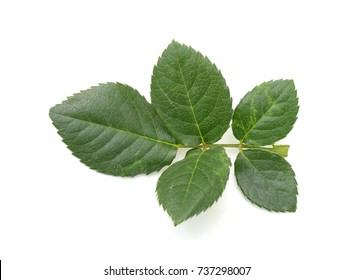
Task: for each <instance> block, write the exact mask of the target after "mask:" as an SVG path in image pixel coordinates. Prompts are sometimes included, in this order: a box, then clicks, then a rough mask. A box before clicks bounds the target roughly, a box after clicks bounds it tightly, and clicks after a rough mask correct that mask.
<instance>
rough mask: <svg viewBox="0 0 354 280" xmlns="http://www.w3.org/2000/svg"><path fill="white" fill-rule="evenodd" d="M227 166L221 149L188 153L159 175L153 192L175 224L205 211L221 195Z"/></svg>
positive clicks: (227, 163)
mask: <svg viewBox="0 0 354 280" xmlns="http://www.w3.org/2000/svg"><path fill="white" fill-rule="evenodd" d="M230 165H231V163H230V159H229V158H228V156H227V155H226V153H225V150H224V148H221V147H212V148H210V149H208V150H200V149H195V150H191V151H189V152H188V153H187V155H186V157H185V158H184V159H183V160H181V161H179V162H176V163H174V164H173V165H171V166H170V167H168V168H167V169H166V170H165V171H164V172H163V173H162V175H161V177H160V178H159V181H158V183H157V188H156V192H157V196H158V200H159V203H160V204H161V205H162V206H163V208H164V209H165V211H167V213H168V214H169V215H170V217H171V218H172V220H173V222H174V224H175V225H178V224H180V223H181V222H183V221H185V220H186V219H188V218H190V217H192V216H194V215H198V214H199V213H201V212H202V211H205V210H206V209H207V208H209V207H210V206H211V205H212V204H213V203H214V202H215V201H216V200H217V199H218V198H219V197H220V196H221V194H222V192H223V191H224V189H225V185H226V182H227V180H228V177H229V171H230Z"/></svg>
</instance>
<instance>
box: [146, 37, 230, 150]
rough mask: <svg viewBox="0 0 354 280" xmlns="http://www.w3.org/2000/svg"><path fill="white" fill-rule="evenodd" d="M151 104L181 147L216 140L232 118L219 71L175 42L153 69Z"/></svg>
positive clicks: (202, 57)
mask: <svg viewBox="0 0 354 280" xmlns="http://www.w3.org/2000/svg"><path fill="white" fill-rule="evenodd" d="M151 102H152V104H153V105H154V106H155V107H156V109H157V112H158V114H159V115H160V117H161V119H162V120H163V122H164V124H165V125H166V127H167V129H168V130H169V131H170V133H171V134H172V135H173V136H174V138H175V139H176V140H177V141H178V143H181V144H183V145H189V146H196V145H198V144H200V143H214V142H216V141H218V140H219V139H220V138H221V137H222V135H223V134H224V133H225V131H226V130H227V129H228V127H229V124H230V120H231V117H232V104H231V97H230V93H229V89H228V87H227V85H226V82H225V79H224V78H223V76H222V75H221V73H220V71H219V70H218V69H217V68H216V66H215V65H214V64H213V63H211V62H210V60H209V59H208V58H206V57H204V56H203V55H202V54H201V53H199V52H197V51H195V50H194V49H192V48H191V47H187V46H186V45H182V44H179V43H178V42H176V41H172V43H171V44H170V45H169V46H168V47H167V49H166V50H165V51H164V52H163V54H162V55H161V57H160V58H159V60H158V62H157V65H156V66H155V67H154V71H153V75H152V81H151Z"/></svg>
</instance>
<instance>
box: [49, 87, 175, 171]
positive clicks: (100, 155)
mask: <svg viewBox="0 0 354 280" xmlns="http://www.w3.org/2000/svg"><path fill="white" fill-rule="evenodd" d="M49 115H50V117H51V119H52V121H53V124H54V126H55V127H56V128H57V129H58V133H59V134H60V135H61V137H62V138H63V141H64V142H65V144H67V145H68V148H69V149H70V150H71V151H72V152H73V154H74V155H75V156H76V157H78V158H79V159H80V160H81V161H82V162H83V163H84V164H86V165H87V166H89V167H90V168H92V169H95V170H97V171H99V172H102V173H105V174H112V175H119V176H134V175H137V174H140V173H146V174H149V173H151V172H153V171H158V170H160V169H161V168H162V167H163V166H165V165H168V164H170V163H171V161H172V160H173V158H174V157H175V155H176V151H177V146H176V144H174V143H175V140H174V139H173V138H172V137H171V135H170V134H169V133H168V132H167V131H166V130H165V129H164V127H163V124H162V122H161V120H160V118H159V116H158V115H157V113H156V110H155V109H154V107H153V106H151V105H150V104H149V103H148V102H147V101H146V100H145V98H144V97H142V96H141V95H140V94H139V93H138V92H137V91H136V90H134V89H133V88H131V87H129V86H127V85H123V84H119V83H108V84H100V85H99V86H97V87H92V88H90V89H88V90H85V91H82V92H80V93H78V94H75V95H74V96H71V97H69V98H68V99H67V100H66V101H64V102H63V103H61V104H59V105H56V106H54V107H53V108H51V109H50V113H49Z"/></svg>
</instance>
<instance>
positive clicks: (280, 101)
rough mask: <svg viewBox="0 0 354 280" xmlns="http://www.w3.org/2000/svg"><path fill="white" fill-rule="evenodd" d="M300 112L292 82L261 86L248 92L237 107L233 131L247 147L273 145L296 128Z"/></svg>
mask: <svg viewBox="0 0 354 280" xmlns="http://www.w3.org/2000/svg"><path fill="white" fill-rule="evenodd" d="M298 110H299V106H298V98H297V93H296V89H295V84H294V82H293V81H292V80H276V81H269V82H265V83H262V84H261V85H259V86H256V87H255V88H254V89H252V90H251V91H250V92H248V93H247V94H246V95H245V96H244V97H243V98H242V99H241V101H240V103H239V104H238V105H237V106H236V108H235V111H234V115H233V120H232V130H233V134H234V136H235V137H236V138H237V139H238V140H240V141H241V142H243V143H245V144H248V145H255V146H263V145H271V144H274V143H275V142H276V141H278V140H280V139H282V138H284V137H285V136H286V135H287V134H288V133H289V132H290V131H291V129H292V128H293V125H294V123H295V121H296V118H297V113H298Z"/></svg>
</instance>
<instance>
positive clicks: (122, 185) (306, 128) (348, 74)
mask: <svg viewBox="0 0 354 280" xmlns="http://www.w3.org/2000/svg"><path fill="white" fill-rule="evenodd" d="M350 2H351V1H339V0H336V1H303V2H299V1H291V2H290V1H221V0H219V1H206V0H204V1H182V0H180V1H166V0H164V1H151V0H150V1H146V0H145V1H132V0H130V1H104V0H100V1H73V0H71V1H16V0H12V1H6V0H5V1H3V0H2V1H1V2H0V31H1V32H0V94H1V95H0V106H1V109H0V122H1V138H0V141H1V145H0V147H1V154H0V165H1V171H0V172H1V175H0V182H1V183H0V184H1V185H0V221H1V223H0V259H1V260H2V262H3V263H2V274H3V277H4V279H8V280H9V279H37V280H38V279H118V278H119V277H113V276H110V277H108V276H104V275H103V271H104V269H105V268H107V267H108V266H110V265H111V266H113V267H122V266H129V267H132V268H135V267H136V268H140V267H145V266H148V267H152V268H154V267H158V266H159V265H162V266H164V267H165V268H170V267H172V268H188V269H190V270H191V269H194V270H195V271H197V267H198V266H252V270H251V273H250V275H249V276H243V277H236V278H237V279H238V278H240V279H272V280H278V279H279V280H280V279H354V271H353V259H354V256H353V251H354V242H353V236H354V231H353V227H352V224H353V213H354V211H353V210H354V206H353V205H354V204H353V197H354V183H353V173H354V170H353V147H352V142H353V137H352V136H353V134H352V133H351V131H352V129H353V121H354V119H353V109H352V108H353V103H352V102H353V94H354V92H353V78H354V75H353V74H354V66H353V65H354V54H353V53H354V52H353V50H354V42H353V38H354V37H353V34H354V32H353V26H354V17H353V13H354V9H353V7H352V4H350ZM172 39H176V40H177V41H179V42H181V43H185V44H188V45H191V46H192V47H193V48H194V49H196V50H199V51H200V52H202V53H203V54H205V55H207V56H208V57H209V58H210V59H211V61H213V62H214V63H215V64H216V65H217V67H218V68H219V69H221V71H222V73H223V75H224V77H225V79H226V81H227V83H228V85H229V88H230V91H231V95H232V97H233V106H234V107H235V106H236V104H237V103H238V101H239V100H240V98H241V97H242V96H243V95H244V94H245V93H246V92H247V91H249V90H251V89H252V88H253V87H254V86H255V85H257V84H259V83H262V82H263V81H268V80H271V79H280V78H290V79H294V81H295V84H296V87H297V90H298V96H299V103H300V111H299V117H298V120H297V122H296V124H295V127H294V129H293V130H292V131H291V133H290V134H289V135H288V137H287V138H286V139H284V140H282V143H288V144H291V149H290V154H289V157H288V161H289V162H290V163H291V164H292V166H293V168H294V170H295V172H296V175H297V180H298V185H299V186H298V188H299V194H300V195H299V197H298V210H297V212H296V213H294V214H276V213H269V212H267V211H264V210H261V209H259V208H258V207H256V206H253V205H252V204H251V203H249V202H248V201H247V200H246V199H245V198H244V197H243V195H242V194H241V192H240V190H239V188H238V187H237V185H236V182H235V178H234V173H233V168H232V169H231V173H230V178H229V181H228V183H227V187H226V190H225V192H224V194H223V196H222V198H221V199H220V200H219V201H218V202H217V203H216V204H215V205H213V206H212V208H210V209H209V210H208V211H207V212H205V213H203V214H201V215H200V216H198V217H195V218H192V219H190V220H188V221H187V222H185V223H183V224H181V225H179V226H178V227H174V226H173V224H172V222H171V220H170V219H169V217H168V216H167V214H166V213H165V212H164V211H163V210H162V208H161V207H160V206H159V205H158V203H157V201H156V196H155V184H156V181H157V179H158V176H159V174H157V173H155V174H152V175H150V176H137V177H135V178H119V177H112V176H106V175H102V174H99V173H97V172H95V171H92V170H90V169H89V168H87V167H86V166H84V165H83V164H81V163H80V162H79V160H78V159H77V158H75V157H73V156H72V155H71V153H70V151H69V150H68V149H67V148H66V147H65V145H64V144H63V143H62V142H61V139H60V137H59V135H57V133H56V130H55V128H54V127H53V126H52V124H51V121H50V119H49V117H48V111H49V109H50V107H52V106H53V105H55V104H57V103H60V102H61V101H62V100H64V99H65V98H66V97H67V96H69V95H71V94H72V93H75V92H78V91H80V90H83V89H87V88H89V87H90V86H93V85H97V84H98V83H102V82H107V81H111V82H113V81H119V82H122V83H127V84H129V85H131V86H132V87H134V88H136V89H138V90H139V91H140V93H141V94H143V95H145V96H146V97H147V99H149V89H150V78H151V73H152V68H153V65H154V64H155V63H156V61H157V58H158V56H159V55H160V54H161V53H162V51H163V50H164V49H165V48H166V47H167V45H168V44H169V42H170V41H171V40H172ZM231 135H232V134H231V133H228V134H227V136H226V137H225V138H224V139H223V142H230V141H235V140H234V139H233V137H232V136H231ZM228 153H229V155H230V157H231V159H232V161H234V160H235V156H236V151H234V150H228ZM182 157H183V153H179V155H178V158H179V159H180V158H182ZM195 274H196V272H195V273H194V276H188V277H159V279H180V278H183V279H214V277H210V276H209V277H202V276H196V275H195ZM147 278H149V277H138V276H135V277H131V278H130V277H127V276H126V277H120V278H119V279H147ZM153 278H155V277H150V278H149V279H153ZM215 278H217V279H234V277H230V276H225V277H221V276H219V277H215Z"/></svg>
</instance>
